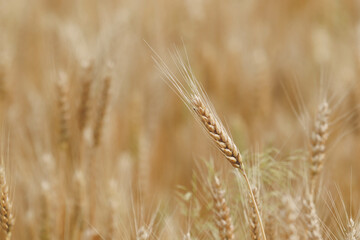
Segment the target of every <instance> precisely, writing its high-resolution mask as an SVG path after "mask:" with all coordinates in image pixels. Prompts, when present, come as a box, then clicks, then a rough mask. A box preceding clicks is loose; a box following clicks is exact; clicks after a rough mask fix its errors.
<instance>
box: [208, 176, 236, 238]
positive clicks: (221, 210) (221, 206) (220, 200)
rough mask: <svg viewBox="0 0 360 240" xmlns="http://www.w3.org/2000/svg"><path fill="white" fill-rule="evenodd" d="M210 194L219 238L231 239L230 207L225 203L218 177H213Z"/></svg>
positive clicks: (232, 233) (233, 236)
mask: <svg viewBox="0 0 360 240" xmlns="http://www.w3.org/2000/svg"><path fill="white" fill-rule="evenodd" d="M212 195H213V199H214V207H215V211H214V214H215V224H216V226H217V228H218V230H219V235H220V239H221V240H233V239H235V235H234V226H233V223H232V219H231V217H230V209H229V207H228V205H227V203H226V199H225V190H223V189H222V187H221V183H220V179H219V178H218V177H216V176H215V177H214V181H213V185H212Z"/></svg>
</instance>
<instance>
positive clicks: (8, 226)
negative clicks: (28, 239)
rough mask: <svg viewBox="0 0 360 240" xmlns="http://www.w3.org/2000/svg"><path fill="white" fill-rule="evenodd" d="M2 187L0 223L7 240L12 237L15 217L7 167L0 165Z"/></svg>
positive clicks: (0, 185) (0, 183)
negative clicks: (7, 177) (6, 174)
mask: <svg viewBox="0 0 360 240" xmlns="http://www.w3.org/2000/svg"><path fill="white" fill-rule="evenodd" d="M0 188H1V202H0V223H1V229H2V231H3V233H4V234H5V236H6V238H5V239H6V240H10V239H11V234H12V229H13V226H14V223H15V218H14V216H13V211H12V202H11V200H10V197H9V186H8V184H7V182H6V176H5V169H4V168H3V167H0Z"/></svg>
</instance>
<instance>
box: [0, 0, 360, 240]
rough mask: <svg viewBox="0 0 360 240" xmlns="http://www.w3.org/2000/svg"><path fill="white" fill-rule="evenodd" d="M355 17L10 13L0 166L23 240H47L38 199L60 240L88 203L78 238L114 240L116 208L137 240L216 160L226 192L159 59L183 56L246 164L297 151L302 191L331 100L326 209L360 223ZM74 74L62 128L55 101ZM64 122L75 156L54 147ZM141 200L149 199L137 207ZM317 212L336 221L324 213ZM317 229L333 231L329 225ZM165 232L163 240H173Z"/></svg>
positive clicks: (253, 4) (279, 11) (110, 6)
mask: <svg viewBox="0 0 360 240" xmlns="http://www.w3.org/2000/svg"><path fill="white" fill-rule="evenodd" d="M359 13H360V3H359V2H358V1H351V0H342V1H339V0H318V1H304V0H293V1H284V0H273V1H260V0H252V1H250V0H226V1H216V0H171V1H167V0H147V1H140V0H118V1H115V0H103V1H96V0H73V1H70V0H62V1H60V0H52V1H45V0H34V1H25V0H12V1H5V0H0V67H1V68H0V69H1V70H0V97H1V100H0V101H1V102H0V103H1V113H0V118H1V123H2V127H1V132H2V134H1V136H2V137H1V139H2V141H1V148H2V154H1V155H2V159H3V162H4V164H5V166H6V169H7V170H6V171H7V177H8V180H9V183H10V192H11V196H12V199H13V201H14V205H13V208H14V211H15V215H16V224H15V227H14V230H13V231H14V233H13V238H14V239H40V238H39V232H41V231H40V230H39V229H41V226H40V225H41V219H44V216H43V215H42V214H43V212H44V211H43V210H42V208H44V203H43V201H42V200H41V199H42V196H43V195H44V191H45V192H46V194H47V195H48V196H50V198H52V199H53V200H51V201H50V203H51V204H52V205H55V206H52V205H51V204H50V205H51V207H52V208H53V210H52V211H51V212H53V213H56V214H54V216H52V218H54V219H55V220H54V219H53V220H52V222H53V223H54V224H53V231H52V232H53V234H54V236H53V237H54V238H51V239H77V238H76V237H74V238H72V237H70V235H71V234H72V231H73V230H72V227H71V226H73V224H74V223H73V221H75V222H76V221H77V220H74V219H73V218H74V217H73V215H79V214H74V211H75V210H73V208H74V209H76V207H77V206H78V205H79V206H80V207H78V208H79V209H81V208H83V205H82V201H84V202H87V201H90V202H91V200H89V199H95V200H94V202H95V203H93V204H95V206H96V209H95V208H94V212H95V213H94V214H93V215H95V217H94V216H93V217H91V216H90V217H86V218H84V219H85V220H84V222H85V227H83V228H84V229H87V228H88V226H90V223H91V229H92V228H94V229H97V230H98V231H99V232H100V233H101V236H102V238H99V239H110V238H108V237H106V234H105V233H108V232H109V231H108V230H106V229H107V227H108V226H107V223H108V222H109V221H108V220H107V219H108V218H109V216H110V215H111V214H110V213H111V212H114V211H115V210H114V209H116V211H117V213H118V214H117V218H118V220H117V221H118V222H117V223H118V225H117V227H115V230H114V232H116V234H117V235H118V236H117V238H116V239H133V234H134V232H136V228H138V227H137V226H136V224H134V222H137V221H138V220H139V221H140V222H141V221H142V216H140V215H141V214H139V212H147V211H149V212H155V211H156V210H158V209H157V207H158V206H159V204H160V203H159V202H165V203H166V204H168V205H169V208H170V209H171V206H173V205H172V203H176V195H177V194H176V191H177V189H178V186H179V185H181V186H185V187H190V186H191V182H192V180H193V173H194V171H200V172H206V171H204V170H201V169H202V168H203V167H201V166H202V165H204V164H203V159H213V161H214V163H215V165H216V169H217V170H218V171H221V172H223V173H224V175H225V176H227V178H230V179H231V178H232V174H231V172H232V169H231V166H230V165H229V164H228V163H227V162H226V161H224V160H223V159H222V157H221V155H220V154H219V153H218V152H217V151H216V150H215V148H214V147H213V146H212V145H211V144H210V141H209V140H208V139H207V138H206V135H205V134H204V133H203V132H202V130H201V128H200V127H199V126H198V125H197V123H196V121H194V119H193V117H192V116H191V114H190V113H189V111H188V110H187V109H186V107H185V106H184V105H183V103H182V102H181V100H180V99H179V98H178V96H177V95H176V94H175V93H174V92H173V91H172V90H171V88H169V87H168V86H167V84H166V82H164V81H163V80H162V75H161V73H160V72H159V70H158V69H157V68H156V67H155V64H154V61H153V60H152V56H153V55H154V52H153V51H152V50H151V48H152V49H153V50H154V51H155V52H156V53H157V54H159V55H160V56H161V57H163V58H164V59H165V62H167V63H169V65H171V57H170V56H171V52H173V51H174V49H175V48H179V49H181V50H184V49H186V53H187V56H188V58H189V61H190V64H191V67H192V70H193V72H194V74H195V75H196V77H197V79H198V80H199V82H201V84H202V86H203V88H204V89H205V91H206V92H207V94H208V96H209V99H210V100H211V101H212V103H213V104H214V106H215V108H216V109H217V112H218V114H219V116H220V118H221V119H222V120H224V123H225V125H226V126H227V127H228V129H229V130H230V132H231V133H232V136H233V137H234V140H235V142H236V143H237V145H238V146H239V148H240V150H241V151H244V152H247V153H254V154H255V153H262V152H266V151H267V150H268V149H278V150H279V154H276V159H275V160H279V161H281V159H282V157H283V156H288V155H291V154H293V153H294V152H299V151H300V152H301V154H300V155H301V156H302V157H300V159H301V160H297V164H295V165H294V168H295V169H294V171H297V173H298V174H297V176H298V177H299V178H301V177H303V178H304V181H306V180H305V179H306V176H305V175H304V173H303V172H302V171H301V170H299V169H302V167H301V166H302V163H301V161H303V162H306V161H307V157H306V156H307V155H306V154H307V151H308V148H309V134H310V131H311V124H312V122H313V120H314V118H315V114H316V110H317V107H318V105H319V104H320V103H321V102H322V100H323V99H324V98H327V99H328V101H329V104H330V108H332V113H331V117H330V125H329V129H330V138H329V141H328V145H327V157H326V162H325V165H324V171H323V173H322V178H321V179H322V180H321V181H322V184H323V185H324V187H323V188H324V189H325V190H324V192H325V194H324V195H325V196H326V195H328V193H329V194H334V195H335V196H337V194H338V192H341V196H342V198H343V200H344V202H345V205H346V206H347V208H348V211H350V209H351V211H352V212H353V213H354V214H356V213H357V210H358V207H359V204H358V200H359V196H360V184H359V182H360V173H359V170H360V164H359V157H360V148H359V147H360V146H359V143H360V135H359V133H360V132H359V123H360V117H359V114H360V112H359V107H358V104H359V101H360V99H359V98H360V97H359V93H360V86H359V79H358V77H359V71H360V67H359V66H360V65H359V63H360V62H359V60H360V18H359V17H360V16H359ZM150 47H151V48H150ZM89 62H90V63H91V64H92V66H93V67H92V71H91V74H90V75H91V77H90V78H91V79H92V82H91V87H90V90H89V91H90V99H91V100H90V103H89V109H90V112H91V113H90V117H89V119H90V120H89V121H88V124H87V125H88V126H87V127H86V128H85V130H84V131H83V132H82V131H80V130H79V127H78V125H77V124H78V121H77V118H78V115H79V113H78V108H79V104H80V96H81V91H82V86H83V85H82V84H83V79H84V76H85V75H86V69H85V68H84V66H85V65H86V64H87V63H89ZM109 62H111V63H112V68H109V67H108V65H109ZM107 74H108V75H110V76H111V84H110V88H109V96H108V97H109V98H108V99H109V101H108V105H107V107H106V113H105V118H104V122H103V126H102V130H101V131H102V134H101V142H100V144H99V146H97V147H96V149H95V150H94V149H91V147H86V145H87V144H84V142H85V143H86V142H87V141H91V137H89V136H91V131H92V130H91V126H93V124H94V122H95V120H94V119H96V115H97V112H96V106H97V105H98V103H99V102H100V100H99V99H101V92H102V89H103V85H104V81H103V80H104V76H105V75H107ZM64 75H66V76H67V77H65V78H66V79H67V81H66V82H65V85H66V87H65V88H66V89H67V90H66V91H65V96H66V97H65V100H64V101H65V102H67V105H68V106H67V107H66V110H67V113H66V116H64V115H62V114H63V113H62V112H61V109H60V110H59V106H61V101H62V99H60V100H59V96H58V95H59V94H58V82H59V79H61V78H62V76H64ZM59 102H60V104H59ZM63 119H65V120H64V121H65V123H66V126H67V127H68V129H67V130H66V131H67V132H68V139H67V140H66V141H68V146H66V147H62V145H61V144H60V143H59V141H60V140H61V134H62V131H61V126H62V125H61V124H62V120H63ZM59 139H60V140H59ZM89 139H90V140H89ZM84 145H85V146H84ZM64 149H65V150H64ZM303 164H306V163H303ZM85 165H86V166H87V165H93V167H92V168H93V169H95V171H94V172H92V173H91V174H90V175H91V177H89V176H85V177H84V176H83V175H86V173H84V172H86V171H85V170H84V169H83V166H85ZM205 168H206V167H205ZM199 169H200V170H199ZM82 170H84V172H83V171H82ZM77 184H79V185H81V184H83V185H86V186H87V187H86V188H89V185H90V186H91V187H90V188H93V189H95V190H93V193H92V194H93V195H91V194H90V195H91V197H89V196H87V194H86V193H84V195H82V194H79V189H78V188H77V187H76V186H77ZM139 186H142V189H146V190H145V192H147V193H141V194H140V192H141V191H140V190H139V189H141V188H140V187H139ZM295 189H301V184H300V187H297V188H295ZM337 189H341V190H339V191H338V190H337ZM80 192H81V191H80ZM288 192H296V190H293V189H288ZM146 194H148V195H150V196H151V197H150V199H151V200H146V197H145V196H144V195H146ZM78 195H79V196H78ZM234 195H236V193H235V194H234ZM236 196H237V195H236ZM81 197H84V199H87V200H79V199H78V198H81ZM324 198H326V197H324ZM109 199H110V200H111V199H114V200H113V201H110V203H109V202H108V201H109ZM323 201H324V202H326V201H327V200H326V199H323ZM45 202H46V201H45ZM54 202H55V203H56V204H53V203H54ZM138 202H139V203H138ZM80 203H81V204H80ZM84 204H85V203H84ZM90 205H91V203H90ZM320 205H321V209H325V210H324V211H323V212H326V209H327V207H326V204H325V203H320ZM109 206H110V207H109ZM84 208H85V207H84ZM112 208H114V209H112ZM143 208H144V209H143ZM134 209H135V210H134ZM133 210H134V211H133ZM140 210H141V211H140ZM162 211H165V210H162ZM168 212H171V213H172V214H173V216H176V215H177V214H175V213H173V212H174V210H169V211H168ZM84 214H85V213H84ZM87 214H89V215H92V214H90V213H87ZM144 215H146V214H144ZM150 215H151V214H150ZM164 215H166V214H165V213H164ZM170 215H171V214H170ZM320 215H322V216H324V218H323V219H324V222H327V221H328V220H327V219H329V218H331V214H326V213H322V214H320ZM329 215H330V216H329ZM144 218H145V219H149V218H146V217H144ZM163 218H165V219H167V217H164V216H163ZM174 218H175V217H174ZM146 221H147V223H146V224H149V223H148V222H149V220H144V222H146ZM329 221H330V220H329ZM130 222H131V223H130ZM180 222H181V221H180ZM183 222H184V224H183V225H181V224H179V225H177V224H174V223H173V225H174V228H175V226H176V227H178V230H176V231H179V232H180V233H181V232H186V231H187V229H186V226H188V225H189V224H187V223H188V222H189V221H186V219H185V220H184V221H183ZM128 223H129V226H130V227H127V226H128V225H127V224H128ZM138 224H139V225H141V224H142V223H138ZM158 225H162V224H158ZM169 225H171V223H167V224H165V226H169ZM159 228H161V229H162V228H163V226H161V227H159ZM240 228H241V227H240ZM54 229H55V230H54ZM158 231H160V232H161V230H158ZM174 231H175V230H174ZM176 231H175V232H176ZM334 231H335V230H334ZM167 232H171V231H168V230H166V231H165V230H163V232H162V234H157V236H156V237H155V236H153V238H154V239H174V238H172V237H170V238H169V235H166V234H168V233H167ZM40 235H41V234H40ZM55 235H56V236H57V238H55ZM85 235H86V234H85ZM170 236H173V235H170ZM207 236H208V235H207ZM173 237H174V236H173ZM84 238H85V237H84ZM78 239H80V237H79V238H78ZM88 239H98V238H95V237H94V238H90V237H89V238H88ZM114 239H115V238H114ZM179 239H181V238H179ZM202 239H208V238H207V237H203V238H202Z"/></svg>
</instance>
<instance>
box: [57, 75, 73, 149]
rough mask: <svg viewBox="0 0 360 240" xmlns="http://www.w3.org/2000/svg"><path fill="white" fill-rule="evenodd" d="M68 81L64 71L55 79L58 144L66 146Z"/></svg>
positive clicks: (67, 132) (67, 137)
mask: <svg viewBox="0 0 360 240" xmlns="http://www.w3.org/2000/svg"><path fill="white" fill-rule="evenodd" d="M67 84H68V82H67V76H66V74H65V73H64V72H60V79H59V81H57V84H56V86H57V92H58V108H59V113H60V114H59V115H60V122H59V123H60V144H61V145H62V146H64V147H68V144H69V119H70V114H69V101H68V85H67Z"/></svg>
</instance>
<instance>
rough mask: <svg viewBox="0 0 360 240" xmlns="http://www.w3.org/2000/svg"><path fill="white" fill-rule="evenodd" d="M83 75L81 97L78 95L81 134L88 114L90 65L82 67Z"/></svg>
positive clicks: (90, 80)
mask: <svg viewBox="0 0 360 240" xmlns="http://www.w3.org/2000/svg"><path fill="white" fill-rule="evenodd" d="M84 70H85V75H84V78H83V81H82V86H81V87H82V88H81V95H80V105H79V129H80V131H81V132H82V131H83V129H84V128H85V126H86V124H87V122H88V119H89V113H90V111H89V110H90V89H91V83H92V70H93V66H92V63H90V64H89V65H87V66H84Z"/></svg>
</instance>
